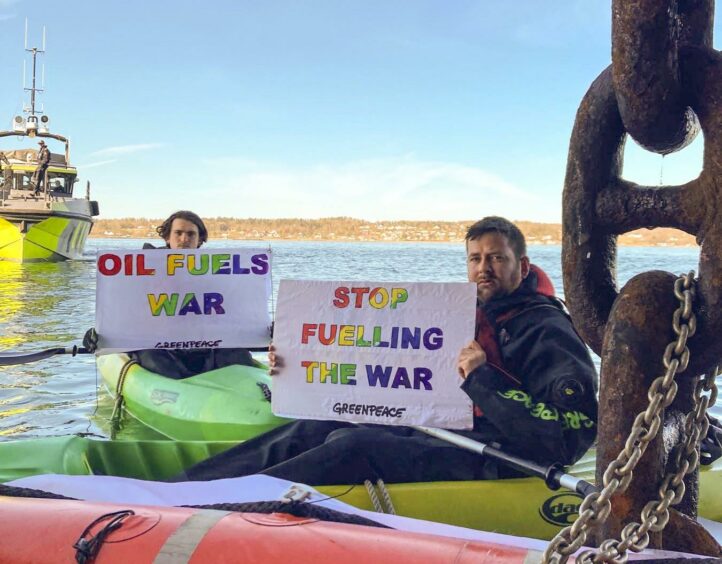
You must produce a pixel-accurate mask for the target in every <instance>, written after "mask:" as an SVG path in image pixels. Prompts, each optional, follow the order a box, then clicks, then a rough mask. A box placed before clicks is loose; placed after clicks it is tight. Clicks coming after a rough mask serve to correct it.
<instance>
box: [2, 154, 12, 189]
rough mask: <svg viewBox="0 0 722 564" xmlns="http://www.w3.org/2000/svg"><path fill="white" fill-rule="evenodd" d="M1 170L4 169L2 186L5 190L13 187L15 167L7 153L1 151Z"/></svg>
mask: <svg viewBox="0 0 722 564" xmlns="http://www.w3.org/2000/svg"><path fill="white" fill-rule="evenodd" d="M0 170H2V173H3V174H2V180H3V183H2V187H3V188H4V189H5V190H9V189H10V188H12V182H13V169H12V168H11V166H10V161H9V160H8V157H7V155H6V154H5V153H3V152H0Z"/></svg>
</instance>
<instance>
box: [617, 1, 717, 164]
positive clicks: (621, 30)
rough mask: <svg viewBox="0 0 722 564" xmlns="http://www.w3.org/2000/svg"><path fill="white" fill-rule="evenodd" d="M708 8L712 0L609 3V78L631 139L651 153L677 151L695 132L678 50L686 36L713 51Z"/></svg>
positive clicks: (710, 10) (693, 116)
mask: <svg viewBox="0 0 722 564" xmlns="http://www.w3.org/2000/svg"><path fill="white" fill-rule="evenodd" d="M712 6H713V2H712V0H688V1H686V2H677V1H669V0H613V2H612V77H613V81H614V91H615V93H616V98H617V102H618V104H619V112H620V115H621V116H622V121H623V123H624V127H625V129H626V130H627V131H628V132H629V134H630V135H631V136H632V137H634V139H635V140H636V141H637V142H638V143H639V144H640V145H642V146H643V147H645V148H647V149H649V150H651V151H655V152H658V153H662V154H666V153H671V152H673V151H676V150H678V149H681V148H682V147H684V146H686V145H687V144H689V143H690V142H691V141H692V140H693V139H694V138H695V136H696V135H697V133H698V131H699V125H698V122H697V118H696V117H695V115H694V112H693V111H692V110H691V109H690V108H689V106H688V105H687V103H686V101H685V100H684V96H683V92H682V86H681V84H680V73H679V53H678V49H677V45H678V41H679V40H680V35H681V34H682V33H684V34H685V37H684V41H686V42H687V43H692V44H695V45H700V46H705V47H711V45H712V18H711V17H709V16H711V14H712ZM705 16H706V17H705ZM683 30H684V31H683Z"/></svg>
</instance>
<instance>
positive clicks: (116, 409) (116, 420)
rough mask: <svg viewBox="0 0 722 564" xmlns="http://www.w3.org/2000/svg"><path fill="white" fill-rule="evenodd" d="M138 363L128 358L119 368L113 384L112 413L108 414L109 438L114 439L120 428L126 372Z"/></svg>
mask: <svg viewBox="0 0 722 564" xmlns="http://www.w3.org/2000/svg"><path fill="white" fill-rule="evenodd" d="M136 364H139V363H138V361H137V360H133V359H128V360H127V361H126V362H125V364H123V366H122V368H121V369H120V374H119V375H118V383H117V384H116V385H115V405H114V406H113V414H112V415H111V416H110V438H111V439H115V434H116V433H117V432H118V429H120V421H121V419H122V417H123V402H124V398H123V386H124V385H125V378H126V376H128V372H129V371H130V369H131V367H133V366H135V365H136Z"/></svg>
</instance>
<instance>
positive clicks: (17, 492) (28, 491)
mask: <svg viewBox="0 0 722 564" xmlns="http://www.w3.org/2000/svg"><path fill="white" fill-rule="evenodd" d="M0 496H4V497H32V498H35V499H70V500H74V499H76V498H74V497H67V496H64V495H60V494H56V493H52V492H46V491H43V490H34V489H32V488H19V487H16V486H7V485H5V484H0Z"/></svg>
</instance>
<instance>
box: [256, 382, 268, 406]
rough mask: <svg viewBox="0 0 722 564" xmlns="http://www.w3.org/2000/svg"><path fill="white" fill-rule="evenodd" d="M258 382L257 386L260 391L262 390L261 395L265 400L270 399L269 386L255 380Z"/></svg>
mask: <svg viewBox="0 0 722 564" xmlns="http://www.w3.org/2000/svg"><path fill="white" fill-rule="evenodd" d="M256 384H258V387H259V388H261V391H262V392H263V397H264V398H266V401H267V402H270V401H271V388H269V387H268V384H264V383H263V382H256Z"/></svg>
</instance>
